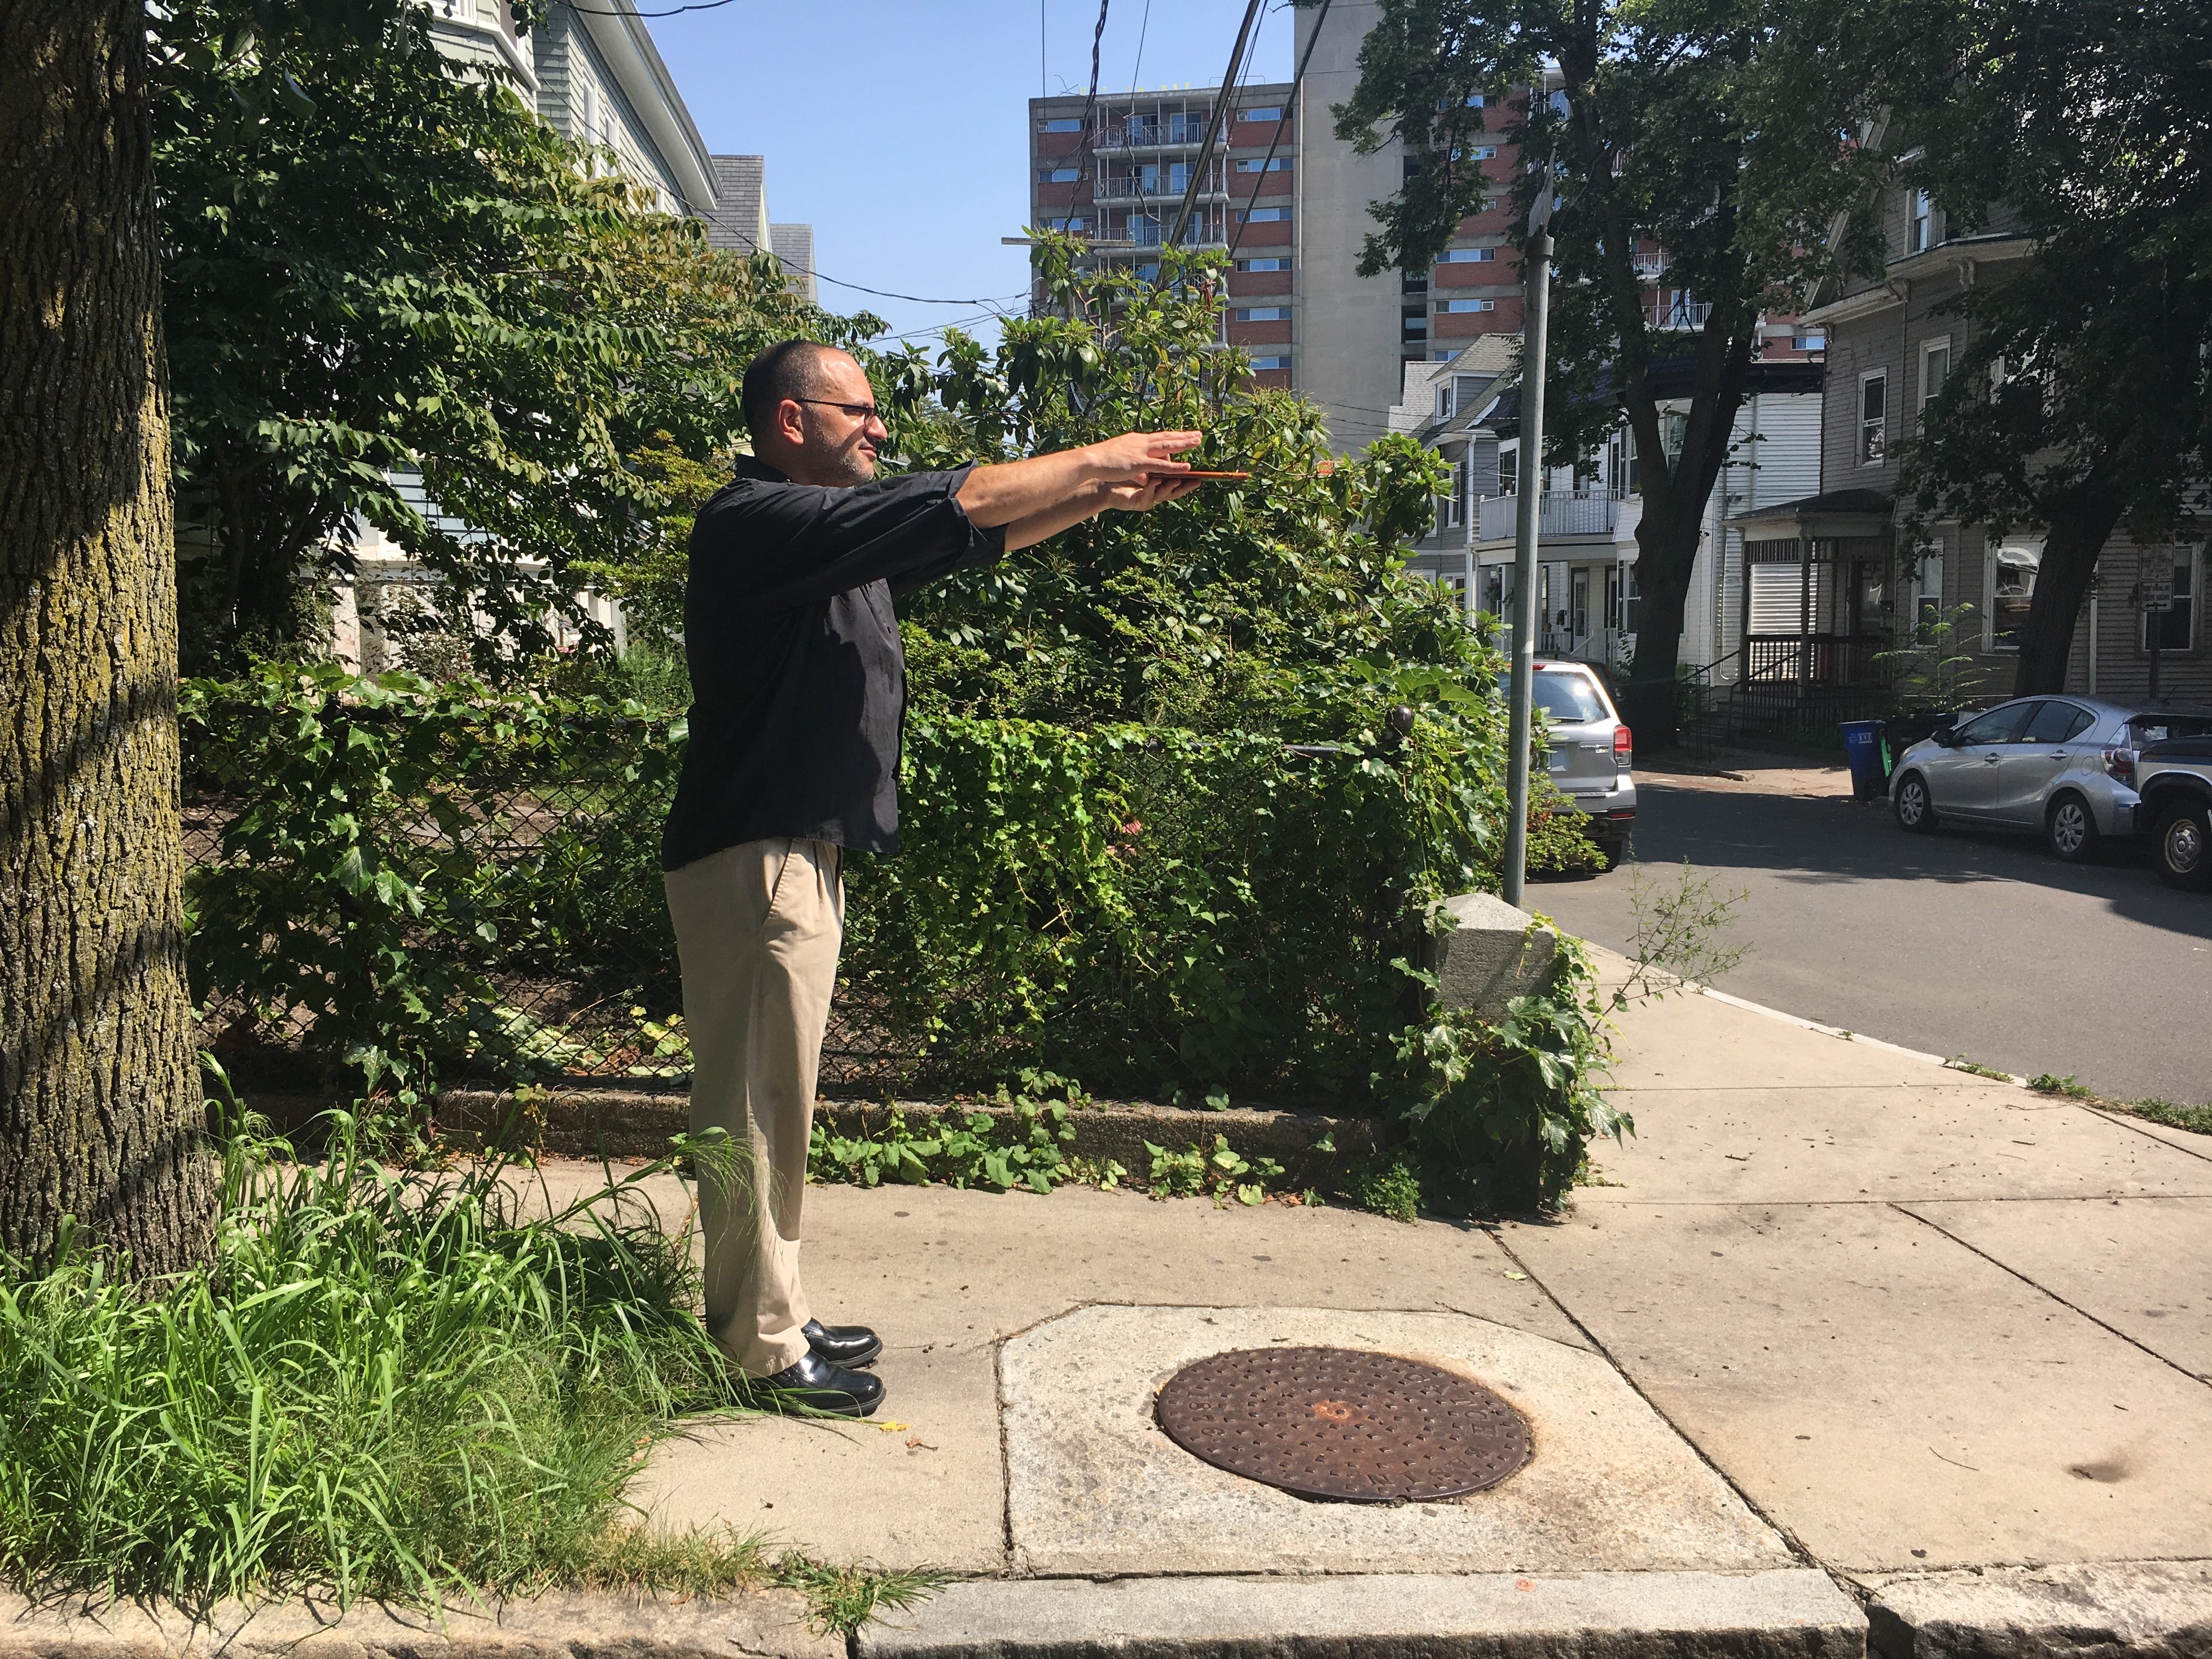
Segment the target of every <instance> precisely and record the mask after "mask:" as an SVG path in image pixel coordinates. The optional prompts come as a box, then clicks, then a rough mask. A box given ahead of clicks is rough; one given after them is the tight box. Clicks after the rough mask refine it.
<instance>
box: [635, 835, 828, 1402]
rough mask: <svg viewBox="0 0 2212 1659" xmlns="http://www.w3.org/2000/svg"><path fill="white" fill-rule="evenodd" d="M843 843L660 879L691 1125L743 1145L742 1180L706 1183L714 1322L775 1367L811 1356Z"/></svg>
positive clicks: (763, 1369)
mask: <svg viewBox="0 0 2212 1659" xmlns="http://www.w3.org/2000/svg"><path fill="white" fill-rule="evenodd" d="M842 860H843V851H842V848H838V847H836V846H833V845H832V844H831V843H829V842H823V841H793V840H788V839H783V840H775V841H749V842H744V844H742V845H741V846H737V847H731V848H725V849H724V850H722V851H721V852H719V853H714V854H709V855H708V857H706V858H703V859H698V860H694V861H693V862H691V863H690V864H687V865H685V866H684V867H683V868H681V869H680V870H671V871H670V872H667V874H666V875H665V877H663V878H662V879H663V881H664V883H665V885H666V887H667V890H668V910H669V914H670V915H671V916H672V917H673V918H674V919H675V922H676V950H677V955H678V959H679V960H680V962H681V963H682V965H683V970H684V1029H685V1030H687V1031H688V1032H689V1033H690V1038H691V1132H692V1133H694V1134H699V1133H703V1132H705V1131H706V1130H708V1129H720V1130H722V1131H723V1132H724V1133H726V1134H727V1135H728V1136H729V1137H730V1139H731V1141H732V1143H734V1145H735V1146H736V1149H737V1152H738V1170H737V1173H736V1178H735V1180H734V1181H732V1182H717V1181H715V1180H714V1179H711V1178H707V1177H705V1176H704V1172H702V1180H701V1181H700V1183H699V1207H700V1216H701V1221H702V1225H703V1227H704V1229H705V1232H706V1243H707V1330H708V1334H710V1335H712V1336H713V1337H714V1340H715V1341H717V1342H719V1343H720V1345H721V1346H722V1350H723V1352H726V1353H727V1354H728V1355H729V1356H730V1358H732V1359H733V1360H735V1361H736V1362H737V1364H738V1367H739V1369H741V1370H744V1371H745V1372H747V1373H748V1374H749V1375H750V1376H773V1375H774V1374H775V1373H776V1372H777V1371H780V1370H783V1369H784V1367H786V1366H787V1365H791V1364H796V1363H797V1362H798V1360H799V1358H801V1356H803V1355H804V1354H805V1352H806V1338H805V1335H804V1334H801V1332H800V1329H799V1328H800V1327H801V1326H802V1325H804V1324H805V1323H806V1322H807V1320H808V1319H809V1318H811V1315H810V1314H809V1313H808V1311H807V1308H806V1294H805V1291H802V1290H800V1289H799V1204H800V1200H801V1199H802V1198H803V1197H804V1195H805V1191H806V1144H807V1138H808V1136H809V1135H810V1134H811V1133H812V1130H813V1127H814V1083H815V1073H816V1069H817V1066H819V1064H820V1062H821V1059H822V1033H823V1027H824V1026H825V1025H826V1024H828V1023H829V994H830V991H831V989H832V988H833V987H834V986H835V985H836V978H837V947H838V946H839V945H840V944H842V942H843V939H844V933H845V887H844V872H843V862H842Z"/></svg>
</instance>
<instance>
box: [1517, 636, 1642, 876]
mask: <svg viewBox="0 0 2212 1659" xmlns="http://www.w3.org/2000/svg"><path fill="white" fill-rule="evenodd" d="M1535 670H1536V676H1535V678H1534V680H1533V681H1532V682H1531V683H1530V686H1529V696H1530V699H1531V701H1532V702H1534V706H1535V712H1536V714H1537V716H1538V718H1540V719H1541V720H1543V722H1544V729H1545V737H1544V741H1545V744H1546V747H1547V756H1546V762H1547V765H1548V767H1549V768H1550V770H1551V774H1552V781H1553V784H1554V785H1555V786H1557V787H1558V789H1559V793H1561V794H1563V795H1565V797H1566V798H1567V799H1569V800H1571V801H1572V802H1574V804H1575V805H1577V806H1578V807H1580V808H1581V809H1582V811H1583V815H1584V816H1585V817H1588V818H1589V826H1588V827H1589V836H1590V839H1591V840H1592V841H1595V842H1596V843H1597V844H1598V846H1599V848H1601V850H1602V851H1603V852H1604V854H1605V856H1606V862H1607V863H1608V864H1618V863H1620V854H1621V850H1622V848H1623V846H1624V845H1625V844H1626V842H1627V840H1628V836H1629V832H1630V831H1631V830H1632V829H1634V828H1635V827H1636V779H1635V777H1634V776H1633V775H1632V772H1631V768H1632V766H1633V764H1634V763H1635V760H1636V745H1635V740H1634V738H1632V736H1631V735H1630V733H1629V730H1628V727H1627V726H1624V725H1623V724H1622V723H1621V719H1620V710H1619V709H1617V708H1614V707H1613V696H1612V694H1611V693H1610V692H1608V691H1607V690H1606V689H1605V682H1604V681H1603V680H1602V679H1601V678H1599V677H1598V675H1597V674H1596V672H1595V671H1594V670H1592V669H1589V668H1588V667H1585V666H1584V665H1582V664H1581V663H1576V662H1558V661H1553V660H1539V661H1538V662H1537V663H1536V664H1535ZM1512 684H1513V674H1512V671H1511V670H1510V669H1508V670H1507V671H1505V672H1504V673H1503V674H1501V675H1499V676H1498V695H1499V696H1511V695H1512Z"/></svg>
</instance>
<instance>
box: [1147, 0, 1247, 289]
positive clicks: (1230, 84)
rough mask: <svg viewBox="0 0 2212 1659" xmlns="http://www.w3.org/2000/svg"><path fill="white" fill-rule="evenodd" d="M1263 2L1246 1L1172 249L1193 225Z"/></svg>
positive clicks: (1172, 238)
mask: <svg viewBox="0 0 2212 1659" xmlns="http://www.w3.org/2000/svg"><path fill="white" fill-rule="evenodd" d="M1264 3H1266V0H1246V4H1245V7H1244V21H1243V22H1242V23H1240V24H1238V25H1237V44H1236V46H1234V47H1233V48H1231V51H1230V53H1229V68H1228V70H1227V71H1226V72H1225V74H1224V75H1223V76H1222V77H1221V96H1220V97H1218V98H1217V99H1215V100H1213V113H1212V116H1211V117H1209V118H1207V121H1206V137H1205V140H1204V142H1202V143H1200V145H1199V147H1198V159H1197V160H1196V161H1194V162H1192V163H1191V168H1190V184H1189V185H1188V188H1186V189H1185V190H1184V191H1183V193H1182V207H1181V208H1180V209H1179V210H1177V211H1176V222H1175V229H1174V230H1173V232H1171V233H1170V235H1169V237H1168V240H1167V246H1170V247H1181V246H1182V233H1183V229H1184V227H1186V226H1187V225H1188V224H1189V223H1190V210H1191V209H1192V208H1194V207H1195V206H1196V205H1197V204H1198V184H1199V180H1200V179H1203V178H1205V177H1206V157H1207V156H1208V155H1212V153H1213V141H1214V139H1215V138H1216V137H1219V136H1220V132H1221V118H1222V115H1223V114H1224V112H1226V111H1227V109H1228V108H1229V104H1230V100H1231V99H1233V98H1234V97H1235V96H1236V95H1237V71H1238V70H1240V69H1242V68H1243V63H1244V43H1245V42H1246V41H1247V40H1250V39H1251V38H1252V23H1253V20H1254V19H1255V18H1256V17H1258V16H1259V15H1260V8H1261V5H1263V4H1264Z"/></svg>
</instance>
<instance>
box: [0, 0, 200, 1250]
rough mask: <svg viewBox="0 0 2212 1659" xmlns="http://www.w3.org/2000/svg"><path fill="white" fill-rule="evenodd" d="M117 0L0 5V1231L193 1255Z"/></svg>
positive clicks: (166, 597)
mask: <svg viewBox="0 0 2212 1659" xmlns="http://www.w3.org/2000/svg"><path fill="white" fill-rule="evenodd" d="M146 58H147V48H146V21H145V17H144V14H143V10H142V8H141V0H0V155H4V156H5V157H6V158H7V165H6V166H5V167H4V168H0V283H4V288H0V1250H5V1251H7V1252H9V1253H11V1254H13V1255H15V1256H17V1257H19V1258H21V1259H24V1260H27V1261H42V1260H45V1259H47V1258H49V1257H51V1256H52V1254H53V1252H54V1249H55V1246H56V1243H57V1242H58V1238H59V1237H60V1236H61V1233H62V1231H63V1223H64V1218H70V1217H73V1218H75V1222H76V1229H77V1232H78V1236H79V1237H81V1238H84V1239H88V1240H90V1241H93V1242H94V1243H98V1244H100V1245H102V1246H104V1247H106V1248H108V1249H112V1250H115V1251H118V1252H121V1253H125V1254H127V1255H128V1256H129V1257H130V1259H131V1263H132V1267H133V1270H134V1271H135V1272H137V1273H141V1274H147V1273H163V1272H168V1271H171V1270H173V1269H175V1268H177V1267H181V1266H183V1265H185V1264H186V1263H189V1262H191V1261H193V1260H195V1259H197V1258H198V1257H200V1256H201V1255H203V1254H204V1252H205V1250H206V1249H207V1246H208V1243H209V1241H210V1237H211V1229H212V1224H213V1218H214V1211H215V1200H216V1172H215V1170H213V1169H212V1168H211V1167H210V1159H209V1157H208V1155H207V1141H206V1136H205V1133H204V1127H203V1125H202V1120H201V1107H200V1094H199V1090H198V1088H197V1078H196V1075H195V1070H194V1064H193V1030H192V1023H191V1017H190V1009H189V1005H188V1000H187V997H186V994H185V974H184V962H183V951H182V936H183V906H182V898H183V895H182V881H183V872H184V854H183V848H182V843H181V824H180V823H179V815H178V758H177V721H176V673H177V617H176V590H175V579H176V563H175V548H174V545H173V526H172V523H171V504H170V498H169V426H168V403H167V392H166V388H165V386H164V370H163V360H162V343H161V309H160V307H161V283H160V280H159V271H158V267H157V261H156V258H155V216H154V179H153V167H152V157H151V149H152V139H153V131H152V112H151V107H150V106H149V101H148V99H149V88H148V78H147V61H146Z"/></svg>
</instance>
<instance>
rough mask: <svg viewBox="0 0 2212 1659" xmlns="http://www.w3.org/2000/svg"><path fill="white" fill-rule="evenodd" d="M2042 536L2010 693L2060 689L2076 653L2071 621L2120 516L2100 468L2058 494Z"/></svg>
mask: <svg viewBox="0 0 2212 1659" xmlns="http://www.w3.org/2000/svg"><path fill="white" fill-rule="evenodd" d="M2050 507H2051V513H2050V522H2049V525H2048V526H2047V527H2046V528H2045V532H2044V536H2043V562H2042V563H2041V564H2040V565H2039V566H2038V567H2037V568H2036V572H2035V593H2034V597H2033V598H2032V599H2029V600H2028V603H2027V621H2026V622H2024V623H2021V629H2020V665H2019V667H2018V668H2016V669H2015V671H2014V681H2013V688H2012V694H2013V696H2015V697H2025V696H2031V695H2033V694H2034V693H2037V692H2051V691H2063V690H2065V689H2066V665H2067V663H2068V662H2069V661H2070V660H2071V659H2072V658H2073V655H2074V625H2075V622H2076V621H2078V620H2079V618H2080V617H2081V606H2082V603H2083V602H2084V601H2085V600H2087V599H2088V597H2089V586H2090V584H2091V583H2092V582H2093V581H2094V580H2096V576H2097V557H2098V556H2099V555H2100V554H2101V553H2102V552H2103V551H2104V550H2105V544H2106V542H2107V541H2108V540H2110V539H2111V538H2112V532H2113V531H2114V530H2115V529H2117V528H2118V526H2119V522H2120V510H2121V501H2120V492H2119V490H2118V489H2116V488H2114V487H2113V485H2112V483H2111V481H2110V480H2109V479H2107V478H2106V477H2104V476H2103V475H2102V474H2101V473H2100V472H2092V473H2090V474H2089V475H2088V476H2087V477H2085V478H2083V479H2082V480H2081V482H2080V483H2077V484H2075V485H2073V486H2072V487H2071V488H2069V489H2065V490H2063V491H2062V492H2059V493H2057V494H2056V495H2054V496H2053V497H2052V499H2051V503H2050Z"/></svg>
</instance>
